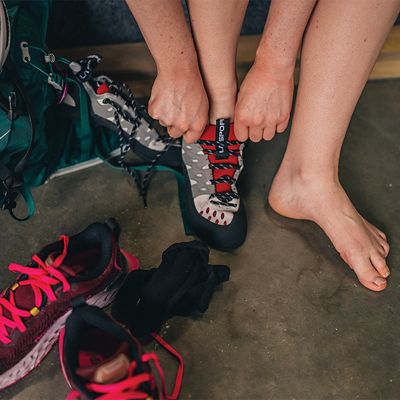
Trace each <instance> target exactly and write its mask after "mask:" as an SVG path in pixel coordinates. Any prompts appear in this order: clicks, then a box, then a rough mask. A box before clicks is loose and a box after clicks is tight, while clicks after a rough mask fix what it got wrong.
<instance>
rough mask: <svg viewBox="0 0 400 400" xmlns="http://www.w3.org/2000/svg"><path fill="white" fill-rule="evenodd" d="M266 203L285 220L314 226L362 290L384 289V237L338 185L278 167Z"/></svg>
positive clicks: (385, 249)
mask: <svg viewBox="0 0 400 400" xmlns="http://www.w3.org/2000/svg"><path fill="white" fill-rule="evenodd" d="M268 200H269V203H270V205H271V207H272V208H273V209H274V210H275V211H276V212H277V213H279V214H281V215H284V216H285V217H289V218H295V219H306V220H310V221H313V222H315V223H317V224H318V225H319V226H320V227H321V228H322V229H323V230H324V231H325V233H326V234H327V235H328V237H329V238H330V240H331V241H332V243H333V245H334V246H335V248H336V250H337V251H338V252H339V254H340V255H341V257H342V258H343V260H344V261H345V262H346V263H347V264H348V265H349V266H350V268H351V269H353V270H354V272H355V273H356V274H357V277H358V279H359V281H360V282H361V283H362V284H363V285H364V286H365V287H367V288H368V289H371V290H374V291H381V290H383V289H385V288H386V279H385V278H387V277H388V276H389V273H390V272H389V268H388V266H387V264H386V257H387V255H388V253H389V244H388V242H387V239H386V236H385V234H384V233H383V232H381V231H380V230H379V229H378V228H376V227H375V226H374V225H372V224H370V223H369V222H368V221H366V220H365V219H364V218H363V217H362V216H361V215H360V214H359V213H358V212H357V210H356V209H355V208H354V206H353V204H352V203H351V201H350V199H349V198H348V197H347V194H346V193H345V191H344V190H343V188H342V186H341V185H340V183H339V182H335V181H333V180H329V179H328V180H327V179H322V178H321V177H316V176H314V177H312V178H311V177H304V176H300V174H298V173H293V172H291V171H290V172H287V171H282V168H281V170H280V171H279V172H278V174H277V176H276V177H275V180H274V182H273V184H272V187H271V191H270V193H269V198H268Z"/></svg>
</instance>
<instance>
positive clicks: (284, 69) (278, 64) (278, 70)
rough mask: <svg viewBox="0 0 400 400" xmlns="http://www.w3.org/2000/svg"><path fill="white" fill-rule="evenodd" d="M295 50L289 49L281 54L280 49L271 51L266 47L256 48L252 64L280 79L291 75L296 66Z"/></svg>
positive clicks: (288, 77)
mask: <svg viewBox="0 0 400 400" xmlns="http://www.w3.org/2000/svg"><path fill="white" fill-rule="evenodd" d="M296 56H297V51H294V50H292V51H290V52H289V53H287V54H282V52H280V51H276V50H275V51H273V50H270V49H267V48H258V49H257V52H256V57H255V60H254V65H255V67H256V68H257V69H259V70H260V71H263V72H264V73H266V74H268V75H272V76H275V77H278V78H281V79H290V78H292V77H293V74H294V70H295V67H296Z"/></svg>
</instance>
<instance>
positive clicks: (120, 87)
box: [103, 82, 173, 207]
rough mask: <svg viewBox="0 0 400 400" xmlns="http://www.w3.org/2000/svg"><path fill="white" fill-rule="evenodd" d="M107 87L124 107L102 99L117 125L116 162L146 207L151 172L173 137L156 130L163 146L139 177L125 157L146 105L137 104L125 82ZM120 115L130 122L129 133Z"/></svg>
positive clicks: (150, 126)
mask: <svg viewBox="0 0 400 400" xmlns="http://www.w3.org/2000/svg"><path fill="white" fill-rule="evenodd" d="M109 88H110V89H111V90H112V91H113V93H115V94H116V95H118V96H120V97H121V98H123V99H124V101H125V105H124V107H121V106H120V105H119V104H118V103H116V102H115V101H113V100H111V99H109V98H106V99H104V100H103V102H104V103H105V104H109V105H111V106H112V107H113V108H114V123H115V125H116V126H117V132H118V139H119V147H120V155H119V158H118V164H119V165H120V167H121V168H122V169H123V170H124V171H125V172H126V173H127V174H129V175H130V176H131V178H132V179H133V182H134V183H135V185H136V187H137V188H138V190H139V195H140V196H141V197H142V198H143V203H144V206H145V207H147V193H148V189H149V186H150V180H151V176H152V173H153V171H154V168H155V167H156V165H157V163H158V161H159V159H160V157H161V156H162V155H163V154H164V153H165V152H167V151H168V150H169V148H170V146H171V145H172V142H173V139H172V138H169V137H165V136H161V135H160V134H159V133H158V132H157V134H158V139H157V140H158V141H162V142H163V143H164V144H165V147H164V149H163V150H162V151H160V152H157V154H156V155H155V157H154V158H153V160H152V161H151V162H150V164H149V165H148V167H147V170H146V171H145V173H144V175H143V177H141V176H140V174H139V172H138V171H135V170H133V169H132V168H130V167H129V165H128V164H127V163H126V161H125V157H126V154H127V153H128V151H129V150H130V149H134V139H135V135H136V131H137V129H138V128H139V126H140V125H141V123H142V119H143V118H144V112H145V110H146V107H145V106H143V105H139V104H137V102H136V100H135V97H134V95H133V92H132V91H131V89H130V88H129V87H128V85H126V84H125V83H123V82H113V83H111V84H110V85H109ZM125 108H132V109H133V111H134V112H135V114H136V116H135V117H132V115H131V114H130V113H128V112H127V111H126V110H125ZM121 117H122V118H123V119H125V120H126V121H128V122H130V123H131V124H132V126H133V127H132V131H131V132H130V133H127V132H125V131H124V130H123V129H122V126H121ZM149 129H153V123H152V122H151V123H150V124H149Z"/></svg>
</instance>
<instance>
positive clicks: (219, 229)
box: [182, 119, 247, 251]
mask: <svg viewBox="0 0 400 400" xmlns="http://www.w3.org/2000/svg"><path fill="white" fill-rule="evenodd" d="M243 148H244V144H243V143H241V142H239V141H238V140H237V139H236V137H235V133H234V128H233V124H230V123H229V120H228V119H218V120H217V124H216V125H208V126H207V127H206V129H205V131H204V133H203V135H202V136H201V138H200V140H198V142H197V143H195V144H187V143H184V142H183V143H182V159H183V166H184V168H183V170H184V174H185V177H186V189H185V212H186V220H187V223H188V225H189V227H190V228H191V229H192V230H193V232H194V233H195V234H196V235H197V236H199V237H200V238H201V239H202V240H204V241H205V242H207V243H208V244H209V245H210V246H212V247H214V248H216V249H219V250H224V251H230V250H234V249H235V248H237V247H239V246H240V245H242V244H243V242H244V240H245V238H246V233H247V219H246V211H245V208H244V205H243V203H242V202H241V201H240V198H239V194H238V191H237V187H236V182H237V180H238V178H239V175H240V172H241V171H242V169H243Z"/></svg>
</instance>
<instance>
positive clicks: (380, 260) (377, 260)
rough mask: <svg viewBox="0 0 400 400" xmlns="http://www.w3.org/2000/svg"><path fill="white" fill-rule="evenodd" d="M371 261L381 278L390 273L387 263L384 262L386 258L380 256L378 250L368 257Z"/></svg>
mask: <svg viewBox="0 0 400 400" xmlns="http://www.w3.org/2000/svg"><path fill="white" fill-rule="evenodd" d="M370 260H371V263H372V265H373V266H374V268H375V269H376V270H377V271H378V272H379V274H380V275H381V276H382V277H383V278H387V277H388V276H389V274H390V270H389V267H388V265H387V264H386V260H385V258H384V257H382V256H381V254H379V253H378V252H376V253H374V254H372V255H371V257H370Z"/></svg>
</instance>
